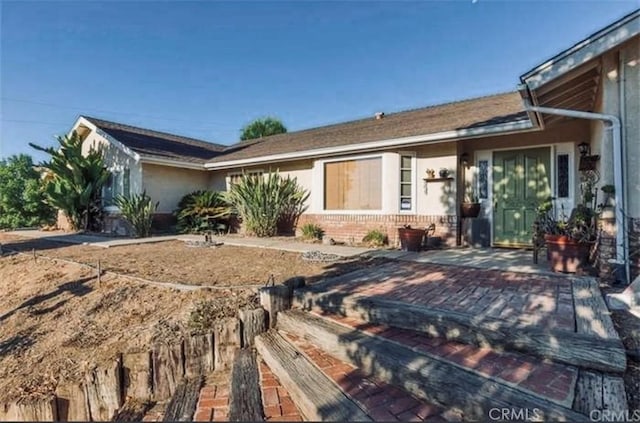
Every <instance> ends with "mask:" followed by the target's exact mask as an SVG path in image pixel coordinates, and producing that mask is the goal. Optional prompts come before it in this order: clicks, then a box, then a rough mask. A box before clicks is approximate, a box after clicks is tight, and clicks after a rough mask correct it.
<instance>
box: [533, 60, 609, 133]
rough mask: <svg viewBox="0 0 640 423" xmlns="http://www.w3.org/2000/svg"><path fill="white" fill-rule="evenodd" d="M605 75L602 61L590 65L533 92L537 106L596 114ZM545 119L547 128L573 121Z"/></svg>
mask: <svg viewBox="0 0 640 423" xmlns="http://www.w3.org/2000/svg"><path fill="white" fill-rule="evenodd" d="M601 72H602V65H601V62H600V60H592V61H590V62H587V63H585V64H584V65H582V66H580V67H578V68H576V69H573V70H572V71H571V72H569V73H567V74H565V75H563V76H561V77H559V78H557V79H555V80H552V81H550V82H548V83H546V84H544V85H541V86H540V87H538V88H537V89H536V90H533V91H532V92H531V94H532V97H533V98H532V100H533V103H534V104H537V105H539V106H544V107H554V108H560V109H571V110H581V111H585V112H593V111H594V109H595V107H596V99H597V97H598V90H599V89H600V80H601V75H600V74H601ZM542 119H543V121H544V125H545V126H551V125H555V124H557V123H561V122H564V121H565V120H568V119H570V118H567V117H563V116H552V115H542Z"/></svg>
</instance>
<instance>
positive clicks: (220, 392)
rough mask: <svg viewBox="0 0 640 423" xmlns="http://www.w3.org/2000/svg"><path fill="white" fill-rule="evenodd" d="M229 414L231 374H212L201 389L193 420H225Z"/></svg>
mask: <svg viewBox="0 0 640 423" xmlns="http://www.w3.org/2000/svg"><path fill="white" fill-rule="evenodd" d="M228 414H229V375H228V374H226V373H225V374H212V375H211V376H210V377H209V378H207V381H206V382H205V385H204V387H203V388H202V389H201V390H200V398H199V399H198V405H197V407H196V413H195V415H194V417H193V421H196V422H210V421H214V422H224V421H227V420H228V418H227V416H228Z"/></svg>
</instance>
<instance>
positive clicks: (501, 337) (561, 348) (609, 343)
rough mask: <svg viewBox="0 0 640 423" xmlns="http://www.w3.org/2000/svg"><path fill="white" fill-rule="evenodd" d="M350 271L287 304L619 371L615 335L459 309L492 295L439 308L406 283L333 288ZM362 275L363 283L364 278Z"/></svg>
mask: <svg viewBox="0 0 640 423" xmlns="http://www.w3.org/2000/svg"><path fill="white" fill-rule="evenodd" d="M352 277H353V279H352V280H351V281H350V282H348V281H347V280H344V281H343V279H344V278H345V276H341V277H340V278H337V279H334V280H329V281H327V282H323V283H319V284H315V285H312V286H309V287H306V288H304V289H298V290H296V291H295V292H294V295H293V301H292V305H293V307H294V308H299V309H302V310H307V311H313V312H317V313H331V314H337V315H342V316H347V317H352V318H355V319H359V320H363V321H366V322H369V323H374V324H384V325H389V326H394V327H398V328H403V329H410V330H416V331H421V332H424V333H427V334H430V335H431V336H434V337H446V338H448V339H450V340H455V341H458V342H461V343H465V344H470V345H478V346H486V347H491V348H493V349H496V350H507V351H515V352H522V353H525V354H529V355H534V356H537V357H540V358H544V359H548V360H551V361H554V362H557V363H564V364H569V365H573V366H578V367H580V368H584V369H588V370H597V371H604V372H611V373H622V372H624V369H625V368H626V357H625V352H624V349H623V348H622V343H621V342H620V340H619V338H617V336H616V337H610V338H602V337H597V336H593V335H592V334H585V333H577V332H575V331H574V330H569V329H567V328H564V327H554V326H540V325H532V324H530V323H529V322H527V321H522V320H517V319H516V320H505V319H502V318H496V317H493V316H490V315H473V314H471V313H467V312H466V311H465V310H464V309H463V306H464V305H465V304H466V302H469V301H471V302H473V301H485V300H486V301H488V300H492V299H493V298H492V297H487V298H481V299H472V300H470V298H471V297H469V296H464V295H463V296H461V297H460V304H461V306H460V307H458V308H456V309H450V308H447V309H445V308H439V305H438V304H437V302H438V301H441V300H442V298H440V299H438V300H437V301H436V300H431V301H423V302H420V303H415V302H412V301H410V300H409V299H407V296H406V295H405V293H404V291H407V293H408V294H407V295H422V293H421V292H418V291H416V288H415V287H413V288H412V287H411V286H406V287H405V286H403V287H401V288H400V287H396V288H395V291H403V293H402V294H397V293H396V292H394V291H393V290H391V293H388V292H386V291H384V292H383V291H382V290H383V289H384V290H389V289H390V288H387V287H384V288H367V290H364V291H362V292H360V291H357V290H356V289H355V288H353V289H352V288H344V287H342V288H340V289H337V288H336V285H339V284H345V285H346V286H350V284H352V285H354V286H358V283H360V282H359V281H360V279H358V272H354V274H352ZM364 277H365V276H362V277H361V278H364ZM366 281H367V284H369V280H368V279H367V280H366ZM367 286H368V285H367ZM334 288H335V289H334ZM378 290H380V292H378ZM412 290H413V291H412ZM354 291H357V292H354ZM370 291H371V292H370ZM493 300H495V299H493ZM471 302H470V303H469V304H471ZM607 318H608V317H607Z"/></svg>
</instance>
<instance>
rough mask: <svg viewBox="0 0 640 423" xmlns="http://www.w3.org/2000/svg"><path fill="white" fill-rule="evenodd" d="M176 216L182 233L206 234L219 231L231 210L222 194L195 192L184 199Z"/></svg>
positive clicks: (179, 204)
mask: <svg viewBox="0 0 640 423" xmlns="http://www.w3.org/2000/svg"><path fill="white" fill-rule="evenodd" d="M175 215H176V217H177V219H178V230H180V231H181V232H204V231H210V230H213V229H218V228H219V227H220V225H221V224H222V221H224V220H226V219H227V218H229V216H230V215H231V208H230V207H229V204H227V202H226V201H225V199H224V196H223V195H222V193H220V192H216V191H194V192H192V193H190V194H187V195H185V196H184V197H182V199H181V200H180V202H179V203H178V209H177V210H176V212H175Z"/></svg>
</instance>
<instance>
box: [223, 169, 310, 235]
mask: <svg viewBox="0 0 640 423" xmlns="http://www.w3.org/2000/svg"><path fill="white" fill-rule="evenodd" d="M225 197H226V199H227V201H228V202H229V203H230V204H231V205H232V206H233V208H234V210H235V212H236V213H237V214H238V216H239V217H240V218H241V219H242V222H243V224H244V227H245V230H246V231H247V232H248V233H251V234H254V235H256V236H259V237H266V236H274V235H276V234H277V232H278V224H279V223H280V224H282V223H283V222H284V223H285V224H286V223H290V222H293V221H295V220H296V219H297V218H298V217H299V216H300V215H301V214H302V213H303V212H304V210H306V206H305V202H306V201H307V199H308V198H309V192H308V191H307V190H305V189H303V188H302V187H301V186H300V185H298V182H297V180H296V179H295V178H293V179H291V178H289V177H288V176H287V177H286V178H283V177H281V176H280V175H279V174H278V172H273V173H272V172H269V174H267V175H264V176H256V175H243V176H242V178H241V179H240V181H239V182H238V183H237V184H234V185H232V186H231V189H230V190H229V191H228V192H227V193H226V196H225Z"/></svg>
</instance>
